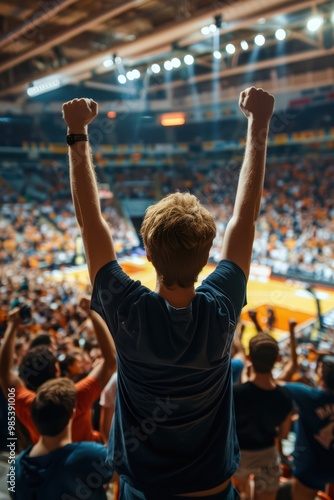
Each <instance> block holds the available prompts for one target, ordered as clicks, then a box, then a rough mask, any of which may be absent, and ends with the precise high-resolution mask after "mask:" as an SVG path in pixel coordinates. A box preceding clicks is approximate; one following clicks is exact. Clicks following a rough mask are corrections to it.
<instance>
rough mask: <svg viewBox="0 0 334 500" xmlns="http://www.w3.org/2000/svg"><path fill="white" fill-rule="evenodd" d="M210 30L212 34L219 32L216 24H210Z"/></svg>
mask: <svg viewBox="0 0 334 500" xmlns="http://www.w3.org/2000/svg"><path fill="white" fill-rule="evenodd" d="M209 30H210V31H211V33H214V32H215V31H216V30H217V26H216V25H215V24H210V26H209Z"/></svg>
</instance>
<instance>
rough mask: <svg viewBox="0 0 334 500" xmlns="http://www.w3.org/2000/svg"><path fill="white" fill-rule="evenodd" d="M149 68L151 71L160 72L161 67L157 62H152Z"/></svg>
mask: <svg viewBox="0 0 334 500" xmlns="http://www.w3.org/2000/svg"><path fill="white" fill-rule="evenodd" d="M151 70H152V72H153V73H160V70H161V68H160V66H159V64H152V66H151Z"/></svg>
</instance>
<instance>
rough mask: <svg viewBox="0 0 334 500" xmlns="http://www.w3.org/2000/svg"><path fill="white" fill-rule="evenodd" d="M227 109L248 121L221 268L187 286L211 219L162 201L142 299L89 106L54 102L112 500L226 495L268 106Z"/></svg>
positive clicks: (235, 452)
mask: <svg viewBox="0 0 334 500" xmlns="http://www.w3.org/2000/svg"><path fill="white" fill-rule="evenodd" d="M239 104H240V108H241V110H242V112H243V113H244V115H245V116H246V117H247V119H248V133H247V142H246V151H245V158H244V162H243V166H242V169H241V172H240V177H239V183H238V189H237V195H236V200H235V206H234V212H233V217H232V219H231V220H230V222H229V223H228V226H227V228H226V232H225V237H224V244H223V248H222V253H221V262H220V263H219V264H218V266H217V267H216V269H215V270H214V271H213V272H212V273H211V274H210V275H209V276H208V278H207V279H205V280H204V281H203V283H202V285H201V286H199V287H198V288H197V289H195V286H194V284H195V282H196V280H197V276H198V274H199V273H200V271H201V270H202V268H203V267H204V266H205V264H206V263H207V260H208V255H209V251H210V248H211V245H212V242H213V239H214V237H215V234H216V227H215V222H214V218H213V216H212V215H211V214H210V212H209V211H208V210H207V209H205V208H204V207H203V206H202V205H201V204H200V203H199V201H198V200H197V199H196V198H195V197H194V196H192V195H191V194H189V193H174V194H171V195H169V196H167V197H166V198H164V199H163V200H161V201H160V202H159V203H157V204H155V205H153V206H151V207H149V208H148V210H147V212H146V215H145V218H144V221H143V224H142V228H141V233H142V237H143V241H144V245H145V249H146V252H147V258H148V260H149V261H151V262H152V264H153V266H154V268H155V270H156V275H157V280H156V288H155V291H154V292H152V291H151V290H149V289H148V288H146V287H144V286H142V285H141V283H140V282H138V281H137V282H135V281H133V280H132V279H130V278H129V276H127V275H126V274H125V273H124V272H123V271H122V269H121V267H120V266H119V264H118V263H117V258H116V253H115V249H114V245H113V241H112V237H111V234H110V229H109V227H108V225H107V224H106V222H105V220H104V218H103V216H102V214H101V210H100V204H99V197H98V190H97V184H96V178H95V172H94V167H93V164H92V160H91V153H90V148H89V143H88V136H87V134H88V124H89V123H90V122H92V120H93V119H94V118H95V117H96V115H97V113H98V109H97V103H96V102H94V101H92V100H91V99H74V100H73V101H70V102H68V103H66V104H64V105H63V115H64V120H65V122H66V124H67V127H68V144H69V158H70V179H71V189H72V196H73V203H74V207H75V213H76V217H77V220H78V223H79V225H80V228H81V232H82V237H83V241H84V245H85V250H86V257H87V263H88V269H89V274H90V279H91V282H92V284H93V285H94V290H93V297H92V308H93V309H95V310H96V311H97V312H99V314H100V315H101V316H102V317H103V318H104V320H105V321H106V323H107V325H108V327H109V329H110V332H111V334H112V335H113V337H114V340H115V345H116V350H117V367H118V391H117V398H116V408H115V417H114V420H113V425H112V430H111V434H110V438H109V450H108V461H109V463H110V465H111V466H112V467H113V468H114V469H115V470H116V472H117V473H118V474H119V475H120V481H121V488H120V490H121V498H122V499H145V498H146V499H154V500H156V499H158V498H159V500H163V499H171V498H180V497H185V498H188V499H189V498H198V497H208V498H211V499H232V498H238V497H237V496H236V495H237V494H236V492H235V491H234V489H233V486H232V483H231V480H230V479H231V476H232V475H233V473H234V472H235V470H236V468H237V466H238V461H239V449H238V443H237V439H236V433H235V418H234V408H233V399H232V381H231V345H232V340H233V333H234V330H235V327H236V324H237V321H238V318H239V316H240V312H241V309H242V307H243V306H244V304H245V300H246V282H247V278H248V275H249V269H250V262H251V255H252V245H253V239H254V231H255V221H256V219H257V217H258V214H259V209H260V201H261V195H262V188H263V180H264V173H265V156H266V146H267V138H268V130H269V122H270V118H271V116H272V113H273V109H274V98H273V96H271V95H270V94H268V93H267V92H265V91H264V90H262V89H255V88H254V87H252V88H248V89H247V90H245V91H244V92H242V93H241V95H240V101H239Z"/></svg>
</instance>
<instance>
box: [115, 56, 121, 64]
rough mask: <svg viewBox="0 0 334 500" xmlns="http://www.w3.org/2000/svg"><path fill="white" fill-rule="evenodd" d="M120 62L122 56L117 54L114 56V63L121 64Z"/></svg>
mask: <svg viewBox="0 0 334 500" xmlns="http://www.w3.org/2000/svg"><path fill="white" fill-rule="evenodd" d="M121 62H122V58H121V57H119V56H116V57H115V63H116V64H121Z"/></svg>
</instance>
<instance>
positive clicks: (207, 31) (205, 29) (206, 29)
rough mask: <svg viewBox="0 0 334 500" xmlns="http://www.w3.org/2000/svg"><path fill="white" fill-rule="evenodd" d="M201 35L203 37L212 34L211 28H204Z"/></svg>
mask: <svg viewBox="0 0 334 500" xmlns="http://www.w3.org/2000/svg"><path fill="white" fill-rule="evenodd" d="M201 33H202V35H208V34H209V33H210V28H209V26H203V28H202V29H201Z"/></svg>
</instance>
